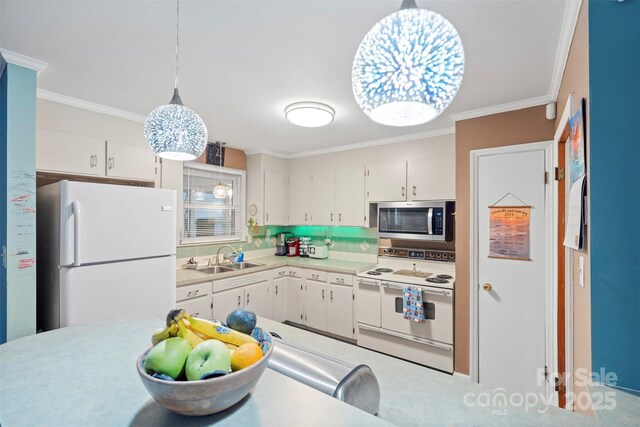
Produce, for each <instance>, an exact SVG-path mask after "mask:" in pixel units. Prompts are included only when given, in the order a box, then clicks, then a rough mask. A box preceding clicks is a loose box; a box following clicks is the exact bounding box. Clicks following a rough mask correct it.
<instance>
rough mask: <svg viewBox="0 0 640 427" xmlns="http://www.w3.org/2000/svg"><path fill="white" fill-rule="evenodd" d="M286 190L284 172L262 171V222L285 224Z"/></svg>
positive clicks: (266, 223)
mask: <svg viewBox="0 0 640 427" xmlns="http://www.w3.org/2000/svg"><path fill="white" fill-rule="evenodd" d="M286 191H287V185H286V182H285V176H284V174H282V173H280V172H272V171H265V172H264V224H265V225H282V224H286V221H285V220H286V217H285V216H286V211H287V209H286Z"/></svg>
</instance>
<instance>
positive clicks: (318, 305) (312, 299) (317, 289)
mask: <svg viewBox="0 0 640 427" xmlns="http://www.w3.org/2000/svg"><path fill="white" fill-rule="evenodd" d="M305 282H306V283H305V285H304V286H305V299H304V302H305V308H306V310H305V311H306V312H305V320H306V325H307V326H308V327H310V328H314V329H318V330H320V331H326V330H327V302H326V296H327V295H326V294H327V283H326V282H319V281H315V280H308V279H307V280H306V281H305Z"/></svg>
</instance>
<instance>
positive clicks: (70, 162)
mask: <svg viewBox="0 0 640 427" xmlns="http://www.w3.org/2000/svg"><path fill="white" fill-rule="evenodd" d="M36 141H37V142H36V169H38V170H39V171H45V172H57V173H68V174H78V175H94V176H104V174H105V169H104V165H105V148H104V146H105V142H104V140H103V139H97V138H89V137H86V136H78V135H73V134H70V133H66V132H57V131H53V130H48V129H40V128H38V129H37V130H36Z"/></svg>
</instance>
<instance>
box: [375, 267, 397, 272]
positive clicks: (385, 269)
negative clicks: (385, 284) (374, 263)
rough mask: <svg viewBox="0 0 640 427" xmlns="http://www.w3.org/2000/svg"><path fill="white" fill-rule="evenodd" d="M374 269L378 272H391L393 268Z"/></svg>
mask: <svg viewBox="0 0 640 427" xmlns="http://www.w3.org/2000/svg"><path fill="white" fill-rule="evenodd" d="M376 271H377V272H379V273H393V270H392V269H390V268H376Z"/></svg>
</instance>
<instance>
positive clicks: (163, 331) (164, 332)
mask: <svg viewBox="0 0 640 427" xmlns="http://www.w3.org/2000/svg"><path fill="white" fill-rule="evenodd" d="M177 333H178V326H177V325H176V324H175V323H174V324H173V325H171V326H167V327H165V328H160V329H158V330H156V331H155V332H154V333H153V335H151V344H153V345H156V344H158V343H159V342H160V341H164V340H166V339H167V338H171V337H175V336H176V335H177Z"/></svg>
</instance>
